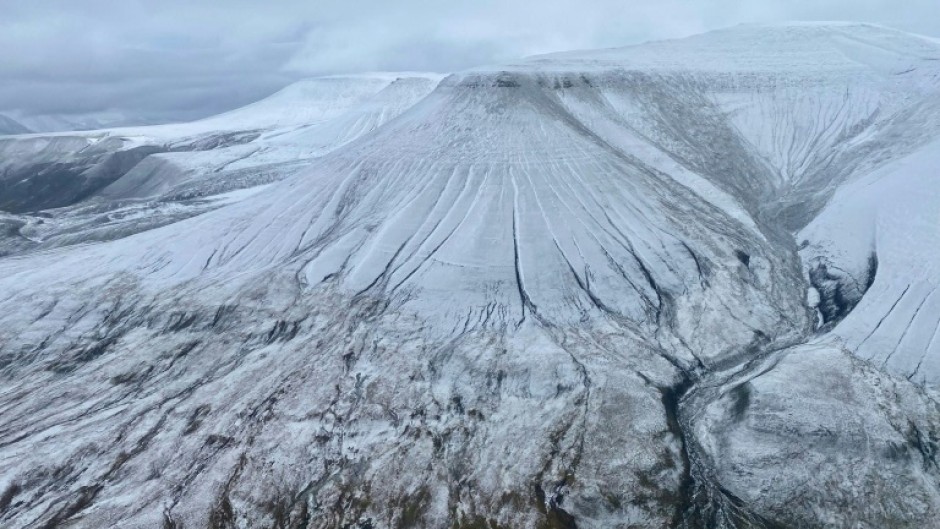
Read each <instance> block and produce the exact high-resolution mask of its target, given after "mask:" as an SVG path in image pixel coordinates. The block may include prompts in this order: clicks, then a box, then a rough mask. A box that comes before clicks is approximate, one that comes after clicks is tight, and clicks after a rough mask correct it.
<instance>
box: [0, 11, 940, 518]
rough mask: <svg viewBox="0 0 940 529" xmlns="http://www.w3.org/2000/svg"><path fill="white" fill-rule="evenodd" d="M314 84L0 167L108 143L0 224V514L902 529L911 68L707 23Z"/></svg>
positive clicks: (917, 487)
mask: <svg viewBox="0 0 940 529" xmlns="http://www.w3.org/2000/svg"><path fill="white" fill-rule="evenodd" d="M314 86H315V88H316V89H311V87H310V86H307V85H301V86H298V87H294V89H289V90H288V91H286V92H284V93H282V94H281V95H280V96H275V97H274V98H273V99H272V100H273V101H275V103H276V102H277V101H278V97H282V96H283V97H287V98H288V100H290V101H298V100H303V101H307V100H309V101H310V102H311V103H310V107H309V109H308V110H305V111H304V112H290V111H288V112H280V111H279V110H277V109H278V108H282V107H281V106H278V105H277V104H274V105H273V107H272V106H271V105H272V104H271V101H270V100H269V101H268V102H262V103H259V104H257V105H253V106H250V107H248V108H247V109H245V110H243V111H238V112H235V113H233V114H229V115H226V116H222V117H219V118H214V119H213V120H207V121H206V122H201V123H199V124H190V125H183V126H172V127H161V128H153V129H142V130H139V131H121V132H120V133H117V132H113V131H112V132H108V133H97V134H87V135H63V136H51V137H50V136H43V137H37V136H25V137H15V138H13V139H10V140H6V143H0V149H2V150H3V152H4V153H7V154H5V155H4V158H3V163H4V164H7V165H8V166H16V165H17V164H21V165H22V164H28V163H33V162H31V161H30V160H36V159H42V160H43V161H44V163H51V164H56V163H60V162H58V161H57V160H59V159H60V157H62V156H68V157H73V156H78V155H77V154H75V153H81V152H82V151H83V150H85V149H88V148H92V149H93V148H94V147H91V146H92V145H100V144H102V143H105V144H107V145H109V147H108V150H107V153H110V154H107V156H113V153H115V152H118V153H127V152H136V153H137V154H138V155H141V157H140V159H137V160H132V161H133V163H130V161H128V163H127V164H126V165H128V166H130V167H129V168H128V169H127V170H126V171H121V172H120V173H121V174H120V176H118V177H117V178H113V179H111V180H110V181H109V182H108V183H107V184H106V185H102V186H98V187H96V188H95V191H93V192H91V193H90V194H89V195H87V196H84V197H82V196H80V195H81V193H76V194H74V195H73V196H70V197H65V198H61V197H59V198H57V197H52V198H56V199H57V200H58V199H60V198H61V200H65V202H67V203H66V204H57V205H61V206H64V207H63V208H58V209H51V210H50V209H46V208H44V207H36V204H33V205H32V206H29V207H26V209H25V210H24V209H23V206H22V203H23V202H22V200H21V201H20V202H16V203H14V206H16V207H11V208H8V210H10V211H11V213H10V214H8V215H6V216H4V217H2V218H0V222H2V223H3V224H2V225H3V226H9V229H7V230H6V231H7V232H8V233H7V238H6V239H4V241H5V242H4V245H5V246H4V250H5V253H6V254H7V255H6V257H3V258H0V377H2V378H3V381H4V386H3V387H4V389H3V390H2V391H0V470H2V472H0V522H2V523H4V524H7V525H10V526H11V527H37V528H38V527H42V528H52V527H58V526H75V527H102V526H120V527H154V526H162V527H164V528H179V527H205V526H208V527H212V528H222V527H359V528H362V529H365V528H374V527H444V526H448V527H458V528H459V527H467V528H469V527H491V528H496V527H564V528H571V527H581V528H585V527H685V528H693V527H694V528H699V527H702V528H704V527H708V528H712V527H719V528H720V527H854V528H857V527H871V528H876V527H918V528H919V527H930V526H931V524H933V523H934V522H935V520H937V519H938V517H940V468H938V464H937V460H936V452H937V447H938V442H940V412H938V406H937V395H936V393H935V392H934V391H935V390H934V388H935V384H936V382H937V380H938V378H940V364H938V360H937V353H938V351H937V346H936V342H935V341H932V340H933V338H932V334H931V332H933V333H935V332H936V330H935V329H936V323H937V314H936V313H937V307H935V306H934V305H933V303H934V301H935V298H934V297H933V291H932V288H933V287H932V285H935V284H937V276H936V272H935V270H936V263H935V261H936V259H935V256H936V252H937V250H935V248H937V247H940V246H938V245H937V244H936V243H935V242H934V239H936V238H937V226H938V224H937V222H938V220H940V219H938V218H937V209H936V206H935V205H936V199H935V197H936V192H937V188H938V184H940V182H938V181H937V180H936V178H934V175H933V174H932V172H931V167H934V166H935V165H936V161H937V159H938V156H937V153H938V145H940V144H938V143H937V142H938V141H940V114H938V113H937V111H938V110H940V105H937V101H938V100H940V98H938V96H940V93H938V92H940V44H937V43H936V42H935V41H931V40H928V39H924V38H922V37H918V36H914V35H908V34H904V33H901V32H897V31H894V30H890V29H886V28H880V27H875V26H868V25H855V24H837V25H825V24H816V25H786V26H745V27H739V28H733V29H729V30H725V31H720V32H713V33H709V34H706V35H702V36H698V37H693V38H690V39H685V40H680V41H669V42H664V43H651V44H647V45H643V46H639V47H631V48H625V49H615V50H602V51H591V52H572V53H566V54H558V55H553V56H544V57H535V58H532V59H528V60H526V61H523V62H521V63H519V64H514V65H506V66H502V67H490V68H481V69H477V70H472V71H469V72H463V73H458V74H454V75H451V76H448V77H447V78H446V79H444V80H443V81H441V82H440V83H439V84H438V79H436V78H428V77H425V76H408V75H394V76H390V77H389V76H379V77H369V78H368V81H366V82H364V81H362V79H358V80H356V81H348V82H347V81H344V82H343V83H339V84H338V85H335V84H330V82H329V81H322V82H320V81H318V82H316V83H314ZM435 86H436V88H435ZM324 101H325V102H326V103H324ZM318 105H319V106H318ZM288 106H289V105H288ZM320 107H322V108H320ZM339 107H342V108H339ZM245 116H248V118H246V117H245ZM295 116H296V117H297V118H298V119H299V120H301V121H302V122H303V123H298V122H290V123H288V122H287V121H286V120H291V119H293V118H294V117H295ZM243 120H244V121H243ZM265 120H267V121H265ZM262 121H264V122H265V124H264V125H263V126H262V125H260V123H261V122H262ZM247 122H251V123H258V124H259V125H258V126H257V127H255V126H248V125H246V123H247ZM275 130H276V131H275ZM184 136H185V137H186V138H185V139H180V138H181V137H184ZM154 138H164V139H161V140H160V142H165V145H168V146H169V147H174V146H177V147H179V146H182V145H185V146H187V147H186V148H178V149H176V148H172V149H171V148H167V149H165V150H166V151H170V150H174V151H199V152H166V153H157V152H149V153H148V152H144V151H140V150H139V149H145V148H147V147H148V146H153V145H154V144H155V143H157V144H159V143H160V142H155V141H154ZM108 142H112V143H108ZM113 142H119V144H120V145H118V146H113ZM128 145H130V146H131V147H127V146H128ZM50 146H52V147H50ZM196 147H198V148H196ZM134 149H137V150H136V151H135V150H134ZM99 150H101V149H99ZM10 153H13V154H10ZM22 153H25V154H22ZM124 156H128V155H126V154H125V155H124ZM131 158H136V155H135V156H132V157H131ZM83 160H85V159H83ZM125 161H126V160H125ZM75 163H86V162H85V161H81V162H75ZM87 163H92V166H93V167H95V168H97V167H100V165H102V164H103V163H104V162H102V161H101V160H98V159H95V160H94V161H93V162H87ZM111 163H117V162H111ZM288 168H289V169H288ZM97 170H98V171H99V172H100V171H103V170H102V169H97ZM269 170H270V171H273V173H272V174H268V173H265V171H269ZM8 174H9V173H8ZM69 174H72V173H69ZM96 174H97V173H96ZM107 174H113V173H107ZM61 178H66V177H65V176H56V177H55V178H53V179H52V180H51V181H55V182H58V181H59V180H57V179H61ZM14 181H16V180H14ZM262 186H263V187H262ZM9 189H13V188H10V187H8V188H3V189H0V191H2V192H0V199H2V200H12V199H11V198H10V197H13V198H16V197H18V196H19V197H27V198H29V197H32V195H30V194H28V193H26V194H20V195H16V194H15V193H13V192H11V191H8V190H9ZM79 189H85V188H82V187H80V186H79ZM235 190H239V191H235ZM17 200H20V199H17ZM37 209H38V211H37ZM804 241H805V242H804ZM932 242H933V244H932ZM873 256H874V257H873ZM936 299H937V300H940V296H938V297H937V298H936ZM852 352H856V353H857V356H853V355H852V354H851V353H852Z"/></svg>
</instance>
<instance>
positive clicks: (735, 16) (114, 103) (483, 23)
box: [0, 0, 940, 121]
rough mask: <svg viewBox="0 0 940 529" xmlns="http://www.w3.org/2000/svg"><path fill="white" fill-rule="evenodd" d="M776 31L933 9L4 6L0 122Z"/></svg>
mask: <svg viewBox="0 0 940 529" xmlns="http://www.w3.org/2000/svg"><path fill="white" fill-rule="evenodd" d="M783 20H860V21H866V22H876V23H881V24H885V25H889V26H894V27H897V28H900V29H904V30H907V31H912V32H916V33H922V34H926V35H932V36H937V37H940V5H938V4H937V2H936V0H905V2H904V6H903V9H902V8H899V7H898V4H897V2H892V1H887V0H829V1H827V2H818V1H816V0H812V1H811V0H761V1H755V0H630V1H627V0H539V1H538V2H536V1H534V0H499V1H497V0H477V1H474V2H470V1H453V2H442V1H439V0H438V1H432V0H397V1H396V2H388V1H378V0H345V1H337V0H318V1H316V2H311V1H309V0H278V1H277V2H263V3H262V2H257V1H256V0H203V1H200V2H191V1H188V0H161V1H160V2H152V1H145V0H123V1H121V2H115V1H113V0H83V1H81V2H76V1H74V0H44V1H43V2H25V1H13V0H11V1H9V2H4V6H3V16H0V112H4V111H18V113H19V114H27V115H44V114H89V113H102V112H110V113H117V114H122V115H125V116H128V119H130V120H131V121H135V120H137V121H145V120H146V121H150V120H157V121H168V120H180V119H193V118H197V117H202V116H206V115H210V114H213V113H217V112H220V111H224V110H227V109H230V108H234V107H237V106H240V105H242V104H245V103H248V102H250V101H253V100H257V99H259V98H261V97H264V96H265V95H266V94H268V93H271V92H272V91H274V90H276V89H277V88H279V87H281V86H283V85H285V84H287V83H289V82H290V81H292V80H294V79H297V78H300V77H305V76H310V75H318V74H326V73H340V72H351V71H366V70H427V71H439V72H447V71H454V70H460V69H463V68H468V67H472V66H476V65H480V64H489V63H498V62H502V61H507V60H512V59H515V58H517V57H521V56H525V55H531V54H536V53H545V52H551V51H558V50H566V49H574V48H594V47H610V46H619V45H625V44H631V43H636V42H641V41H644V40H651V39H658V38H670V37H681V36H686V35H690V34H694V33H699V32H702V31H706V30H709V29H715V28H719V27H724V26H729V25H733V24H736V23H740V22H769V21H783Z"/></svg>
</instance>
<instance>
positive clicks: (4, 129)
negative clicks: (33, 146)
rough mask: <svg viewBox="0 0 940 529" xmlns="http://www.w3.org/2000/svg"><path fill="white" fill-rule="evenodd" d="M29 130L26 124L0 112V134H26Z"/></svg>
mask: <svg viewBox="0 0 940 529" xmlns="http://www.w3.org/2000/svg"><path fill="white" fill-rule="evenodd" d="M28 132H30V130H29V129H28V128H26V126H24V125H23V124H22V123H19V122H17V121H16V120H14V119H13V118H11V117H8V116H4V115H3V114H0V136H5V135H8V134H26V133H28Z"/></svg>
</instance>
